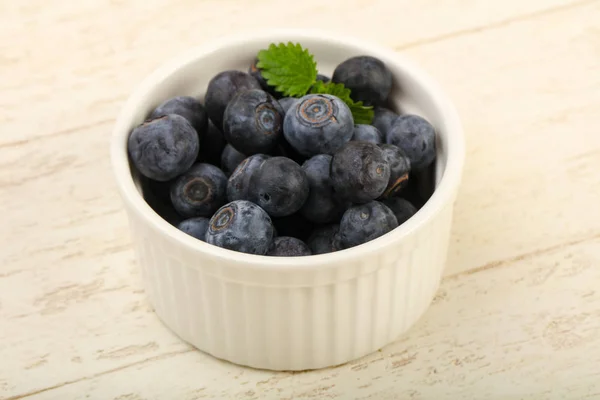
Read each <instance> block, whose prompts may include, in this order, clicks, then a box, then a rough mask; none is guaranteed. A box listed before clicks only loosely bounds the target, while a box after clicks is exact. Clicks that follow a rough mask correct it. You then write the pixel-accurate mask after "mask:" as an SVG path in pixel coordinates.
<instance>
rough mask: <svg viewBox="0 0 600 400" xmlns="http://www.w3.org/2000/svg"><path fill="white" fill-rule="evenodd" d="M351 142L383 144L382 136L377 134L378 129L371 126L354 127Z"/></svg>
mask: <svg viewBox="0 0 600 400" xmlns="http://www.w3.org/2000/svg"><path fill="white" fill-rule="evenodd" d="M352 140H355V141H358V142H369V143H373V144H381V143H384V140H383V134H382V133H381V132H379V129H377V128H375V127H374V126H371V125H360V124H359V125H354V134H353V135H352Z"/></svg>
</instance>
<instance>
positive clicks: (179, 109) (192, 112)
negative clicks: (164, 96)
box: [150, 96, 208, 145]
mask: <svg viewBox="0 0 600 400" xmlns="http://www.w3.org/2000/svg"><path fill="white" fill-rule="evenodd" d="M169 114H177V115H180V116H182V117H183V118H185V119H187V120H188V122H189V123H190V124H191V125H192V127H193V128H194V129H195V130H196V133H198V139H200V143H201V145H204V143H203V141H202V139H203V137H204V135H205V132H206V129H207V127H208V114H206V110H205V109H204V106H203V105H202V104H201V103H200V102H199V101H198V100H196V99H195V98H193V97H190V96H178V97H173V98H171V99H169V100H167V101H165V102H163V103H162V104H160V105H159V106H158V107H156V108H155V109H154V111H152V113H151V114H150V119H155V118H158V117H163V116H165V115H169Z"/></svg>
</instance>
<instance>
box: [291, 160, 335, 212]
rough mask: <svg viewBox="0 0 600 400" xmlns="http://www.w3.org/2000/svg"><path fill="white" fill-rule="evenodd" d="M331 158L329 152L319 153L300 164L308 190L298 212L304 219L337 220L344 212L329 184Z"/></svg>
mask: <svg viewBox="0 0 600 400" xmlns="http://www.w3.org/2000/svg"><path fill="white" fill-rule="evenodd" d="M332 158H333V157H332V156H330V155H329V154H319V155H317V156H314V157H312V158H310V159H309V160H306V161H305V162H304V164H302V169H303V170H304V172H306V177H307V178H308V184H309V186H310V192H309V195H308V199H307V200H306V203H304V206H303V207H302V209H301V210H300V212H301V213H302V215H303V216H304V217H305V218H306V219H308V220H309V221H312V222H314V223H329V222H333V221H336V220H337V221H339V219H340V217H341V216H342V214H343V212H344V210H343V209H342V207H341V206H340V204H339V203H338V201H336V198H335V194H334V192H333V187H332V186H331V176H330V171H331V160H332Z"/></svg>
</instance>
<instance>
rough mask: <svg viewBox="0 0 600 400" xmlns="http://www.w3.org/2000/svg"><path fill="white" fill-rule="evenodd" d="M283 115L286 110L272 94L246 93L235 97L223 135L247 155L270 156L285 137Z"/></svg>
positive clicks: (263, 92)
mask: <svg viewBox="0 0 600 400" xmlns="http://www.w3.org/2000/svg"><path fill="white" fill-rule="evenodd" d="M283 115H284V112H283V109H282V108H281V106H280V105H279V103H278V102H277V100H275V98H274V97H273V96H271V95H270V94H269V93H267V92H265V91H263V90H258V89H252V90H245V91H242V92H239V93H238V94H236V95H235V96H234V98H233V99H232V100H231V101H230V102H229V104H228V105H227V108H226V109H225V114H224V116H223V118H224V119H223V134H224V135H225V139H226V140H227V141H228V142H229V143H230V144H231V145H232V146H233V147H235V148H236V150H238V151H240V152H242V153H244V154H247V155H252V154H257V153H268V152H269V151H271V150H272V149H273V148H274V147H275V145H276V144H277V141H278V140H279V138H280V137H281V136H282V132H283Z"/></svg>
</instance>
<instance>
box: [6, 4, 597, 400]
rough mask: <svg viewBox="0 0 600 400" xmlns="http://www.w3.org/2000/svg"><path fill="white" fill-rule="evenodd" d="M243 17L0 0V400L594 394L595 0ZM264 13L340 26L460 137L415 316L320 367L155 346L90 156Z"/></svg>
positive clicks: (252, 10)
mask: <svg viewBox="0 0 600 400" xmlns="http://www.w3.org/2000/svg"><path fill="white" fill-rule="evenodd" d="M244 4H245V3H243V2H241V1H239V0H236V1H234V0H225V1H217V0H204V1H196V2H193V1H170V2H167V1H166V0H147V1H118V0H113V1H100V0H84V1H80V2H77V4H75V3H70V2H66V1H57V2H53V3H52V5H48V4H47V3H44V2H41V1H39V0H25V1H22V2H2V3H0V127H1V128H0V130H1V135H0V204H1V205H2V208H3V210H6V211H5V212H4V215H3V223H2V224H1V225H0V242H1V243H3V245H2V246H1V247H0V360H1V361H0V399H16V398H28V399H29V398H31V399H55V398H56V399H80V398H81V399H84V398H88V399H89V398H91V399H171V398H173V399H202V398H234V399H258V398H260V399H263V398H267V399H270V398H273V399H291V398H294V399H296V398H298V399H303V398H319V399H321V398H340V399H354V398H356V399H369V398H370V399H384V400H385V399H408V398H415V399H432V398H434V399H446V398H447V399H456V398H465V399H480V398H491V399H508V398H510V399H520V398H527V399H548V398H557V399H560V398H600V384H598V383H597V382H600V376H599V375H600V350H598V349H600V322H599V321H600V315H599V312H598V310H599V309H600V296H599V294H598V293H599V292H598V289H597V288H596V286H597V282H598V280H599V279H600V275H599V272H598V268H596V267H597V266H598V264H599V262H600V247H599V244H600V207H598V204H600V178H599V177H598V176H599V175H598V165H600V136H599V135H597V132H596V131H597V126H598V123H599V122H600V118H599V117H598V110H599V109H600V74H599V73H598V71H600V30H599V29H598V24H597V21H599V20H600V2H598V1H591V0H590V1H585V0H584V1H559V0H543V1H542V0H535V1H526V2H525V1H521V2H518V1H512V0H511V1H484V0H452V1H447V2H437V1H435V0H425V1H420V2H407V1H400V2H396V1H394V2H392V1H389V2H388V1H373V2H368V3H365V2H363V1H347V2H342V1H330V2H322V1H319V2H317V1H305V2H302V3H298V4H294V5H290V4H289V3H285V4H283V3H282V2H280V1H276V0H259V1H255V2H252V6H251V7H249V6H248V5H244ZM333 13H337V15H338V17H336V18H333V17H332V15H333ZM265 15H277V16H278V19H277V21H279V22H278V23H279V24H280V26H284V25H285V26H293V27H303V26H304V27H320V28H323V27H328V28H330V29H332V30H336V31H340V32H348V33H350V32H354V33H356V32H357V28H356V27H357V26H360V27H362V29H360V34H361V35H363V36H365V37H366V38H369V39H373V40H377V41H379V42H382V43H384V44H387V45H389V46H392V47H394V48H396V49H397V50H398V51H399V52H402V53H403V54H405V55H407V56H409V57H411V58H413V59H414V60H415V61H416V62H418V63H419V64H421V65H422V66H423V67H424V68H425V69H427V70H428V71H429V72H430V73H431V74H432V75H433V76H434V77H435V78H436V79H437V80H438V81H440V83H441V84H442V85H443V86H444V88H445V89H446V90H447V91H448V92H449V94H450V95H451V97H452V98H453V99H454V100H455V102H456V104H457V106H458V108H459V112H460V113H461V116H462V118H463V123H464V125H465V129H466V133H467V139H468V159H467V165H466V170H465V177H464V184H463V186H462V188H461V191H460V194H459V200H458V203H457V207H456V213H455V224H454V229H453V239H452V244H451V248H450V254H449V262H448V267H447V269H446V278H445V280H444V282H443V284H442V287H441V289H440V291H439V293H438V296H437V298H436V300H435V302H434V304H433V305H432V307H431V309H430V310H429V311H428V312H427V314H426V315H425V316H424V317H423V318H422V320H421V321H420V322H419V324H418V325H417V326H416V327H414V329H412V330H411V331H410V332H409V333H408V334H407V335H405V336H403V337H402V338H399V340H398V341H397V342H395V343H394V344H392V345H390V346H388V347H386V348H384V349H382V351H381V352H378V353H376V354H373V355H371V356H368V357H366V358H364V359H362V360H357V361H355V362H352V363H350V364H347V365H344V366H340V367H338V368H333V369H328V370H323V371H313V372H306V373H297V374H285V373H272V372H265V371H256V370H250V369H246V368H241V367H237V366H234V365H231V364H228V363H225V362H221V361H218V360H215V359H213V358H211V357H209V356H206V355H204V354H202V353H199V352H197V351H195V350H192V349H191V348H190V347H189V346H187V345H185V344H183V343H182V342H180V341H179V340H178V339H177V338H176V337H174V336H173V335H172V334H171V333H170V332H169V331H168V330H167V329H166V328H164V327H163V326H162V325H161V324H160V323H159V322H158V320H157V318H156V317H155V316H154V314H153V313H152V311H151V310H150V309H149V307H148V305H147V303H146V302H145V298H144V293H143V290H142V288H141V282H140V277H139V271H138V269H137V267H136V265H135V262H134V256H133V253H132V249H131V245H130V239H129V232H128V227H127V220H126V216H125V214H124V212H123V211H122V210H121V204H120V199H119V198H118V195H117V193H116V190H115V185H114V184H113V181H112V176H111V170H110V163H109V159H108V139H109V136H110V130H111V128H112V126H111V124H112V122H113V120H114V118H115V116H116V113H117V112H118V107H119V106H120V105H121V103H122V102H123V101H124V99H125V98H126V96H127V93H128V92H129V91H130V90H131V89H132V88H133V87H134V86H135V85H136V84H137V83H138V82H139V81H140V79H141V78H142V76H143V75H144V74H146V73H148V72H149V71H151V70H152V69H154V68H155V67H156V66H157V65H158V64H160V62H161V61H162V60H163V59H164V58H167V57H169V56H172V55H174V54H176V53H178V52H179V51H181V50H184V49H186V48H187V47H189V46H193V45H197V44H201V43H203V42H205V41H208V40H210V39H211V38H214V37H217V36H221V35H223V34H226V33H229V32H232V31H240V30H244V29H254V28H257V27H260V26H263V25H264V18H265ZM559 375H561V378H562V379H560V380H559V379H558V378H557V377H558V376H559ZM155 376H159V377H161V379H156V378H154V377H155ZM586 396H587V397H586Z"/></svg>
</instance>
